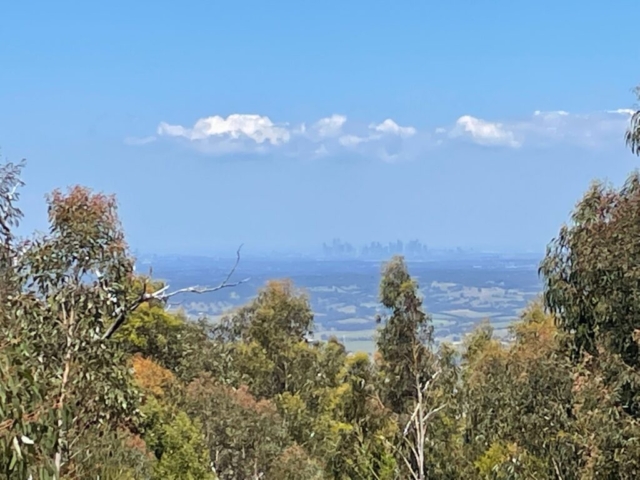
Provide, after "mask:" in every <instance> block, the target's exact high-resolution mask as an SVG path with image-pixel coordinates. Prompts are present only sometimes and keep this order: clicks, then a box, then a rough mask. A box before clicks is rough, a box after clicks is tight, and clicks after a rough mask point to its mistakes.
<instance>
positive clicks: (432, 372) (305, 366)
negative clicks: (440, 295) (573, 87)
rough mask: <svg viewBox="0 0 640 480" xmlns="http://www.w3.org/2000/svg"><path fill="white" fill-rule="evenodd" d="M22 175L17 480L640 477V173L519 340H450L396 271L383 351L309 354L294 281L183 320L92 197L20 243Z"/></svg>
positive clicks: (8, 215) (7, 319) (6, 438)
mask: <svg viewBox="0 0 640 480" xmlns="http://www.w3.org/2000/svg"><path fill="white" fill-rule="evenodd" d="M639 121H640V117H638V114H636V115H634V116H633V117H632V121H631V125H630V128H629V132H628V134H627V137H626V140H627V143H628V145H629V147H630V148H631V150H632V152H633V153H639V152H640V150H639V145H640V128H639ZM23 167H24V165H23V164H12V163H5V164H4V166H2V167H0V299H1V300H2V301H1V302H0V329H1V331H0V472H1V473H0V475H2V476H3V477H4V478H7V479H27V478H33V479H169V480H170V479H185V480H191V479H192V480H196V479H202V480H206V479H211V480H213V479H221V480H245V479H247V480H254V479H276V480H280V479H282V480H294V479H300V480H313V479H318V480H319V479H339V480H346V479H363V480H364V479H367V480H369V479H371V480H391V479H416V480H418V479H420V480H421V479H427V478H428V479H557V480H569V479H635V478H640V424H639V421H640V356H639V349H640V175H638V174H637V173H633V174H631V175H630V176H629V178H628V180H627V182H626V183H625V185H624V186H622V187H621V188H614V187H611V186H608V185H604V184H601V183H594V184H593V185H592V186H591V187H590V188H589V189H588V190H587V192H586V193H585V195H584V197H583V198H582V199H581V200H580V202H579V203H578V204H577V205H576V207H575V209H574V212H573V215H572V219H571V222H570V223H569V224H568V225H565V226H562V227H561V229H560V231H559V233H558V235H557V237H556V238H555V239H553V240H552V241H551V243H550V244H549V247H548V249H547V253H546V256H545V258H544V259H543V261H542V263H541V266H540V275H541V277H542V279H543V281H544V292H543V295H542V296H541V298H540V299H539V300H538V301H536V302H534V303H532V304H531V305H530V306H529V307H528V308H527V309H526V310H525V311H524V313H523V314H522V315H521V317H520V318H519V319H517V321H515V322H514V324H513V327H512V331H511V333H512V337H511V341H510V342H509V343H506V344H505V343H503V342H501V341H499V340H498V339H496V338H494V337H493V335H492V329H491V326H490V324H489V323H488V322H485V323H482V324H480V325H479V326H478V327H477V328H476V329H475V331H473V332H472V333H470V334H469V335H468V336H467V337H466V339H465V341H464V345H463V348H462V349H455V348H453V347H452V346H450V345H447V344H441V345H436V344H435V342H434V339H433V336H432V335H433V328H432V324H431V320H430V317H429V315H428V313H427V312H426V309H425V307H424V306H423V304H422V300H421V297H420V295H419V292H418V285H417V284H416V282H415V281H414V280H413V279H412V278H411V275H410V272H409V271H408V269H407V265H406V264H405V262H404V260H403V259H402V258H400V257H396V258H393V259H391V260H390V261H389V262H388V263H387V264H386V265H385V266H384V268H383V271H382V274H381V281H380V293H379V301H380V303H381V306H382V307H383V308H384V311H385V312H386V314H385V315H384V316H383V317H382V318H380V319H379V331H378V335H377V338H376V342H377V351H376V353H375V354H374V355H373V357H370V356H368V355H366V354H364V353H348V352H346V350H345V348H344V346H343V345H342V344H341V343H340V342H339V341H338V340H337V339H331V340H329V341H326V342H321V341H310V340H308V339H309V334H310V333H311V332H312V331H313V326H314V324H313V320H314V318H313V312H312V311H311V308H310V305H309V301H308V299H307V297H306V295H305V293H304V292H302V291H300V290H299V289H297V288H296V287H295V285H293V284H292V283H291V282H289V281H287V280H274V281H271V282H269V283H268V284H266V285H265V286H264V287H263V288H262V290H261V291H260V292H259V294H258V295H257V297H256V298H255V299H254V300H252V301H251V302H250V303H249V304H247V305H245V306H243V307H242V308H240V309H237V310H236V311H233V312H230V313H229V314H228V315H227V316H226V317H224V318H223V320H222V321H220V322H218V323H215V324H212V323H209V322H207V320H206V319H202V320H200V321H197V322H193V321H190V320H188V319H187V318H185V317H184V316H183V315H181V314H180V313H175V312H173V311H169V310H168V309H167V301H168V300H169V299H170V298H172V296H173V295H175V294H176V293H178V292H175V291H171V290H170V289H169V288H168V287H167V286H165V285H162V284H161V283H159V282H157V281H155V280H154V279H153V278H150V277H148V276H145V275H143V274H140V273H139V272H136V271H135V269H134V258H133V257H132V256H131V254H130V252H129V250H128V247H127V244H126V241H125V235H124V232H123V230H122V227H121V225H120V223H119V220H118V216H117V205H116V200H115V199H114V198H113V197H110V196H107V195H103V194H101V193H95V192H92V191H91V190H89V189H87V188H84V187H73V188H70V189H69V190H67V191H64V192H63V191H55V192H53V193H52V194H51V195H50V196H49V197H48V198H47V203H48V215H49V230H48V232H47V233H45V234H39V235H34V236H32V237H30V238H28V239H22V238H19V237H18V236H17V234H16V233H15V232H16V228H17V226H18V222H19V220H20V219H21V217H22V213H21V212H20V210H19V193H20V188H21V187H22V182H21V180H20V177H21V171H22V169H23ZM238 259H239V261H241V259H240V257H238ZM232 274H233V270H232V271H231V272H230V276H229V277H228V278H227V279H226V280H224V281H223V283H221V284H219V285H217V286H212V287H203V288H204V289H205V290H207V291H212V290H218V289H227V288H233V286H234V285H235V283H234V282H235V280H234V278H233V275H232ZM199 291H201V290H200V287H197V288H196V287H194V288H193V289H191V293H192V294H194V295H196V294H197V293H198V292H199ZM188 293H189V292H187V294H188Z"/></svg>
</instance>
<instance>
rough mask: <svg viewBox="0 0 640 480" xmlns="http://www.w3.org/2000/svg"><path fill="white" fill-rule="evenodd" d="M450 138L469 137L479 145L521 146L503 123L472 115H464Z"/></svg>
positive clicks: (457, 122)
mask: <svg viewBox="0 0 640 480" xmlns="http://www.w3.org/2000/svg"><path fill="white" fill-rule="evenodd" d="M450 136H451V137H452V138H456V137H468V138H470V139H471V140H472V141H473V142H475V143H477V144H479V145H498V146H508V147H519V146H520V142H518V141H517V140H516V139H515V136H514V133H513V132H512V131H511V130H509V129H508V128H506V127H505V126H504V125H503V124H502V123H497V122H488V121H486V120H482V119H480V118H476V117H472V116H470V115H464V116H462V117H460V118H459V119H458V120H457V121H456V124H455V126H454V127H453V129H452V130H451V132H450Z"/></svg>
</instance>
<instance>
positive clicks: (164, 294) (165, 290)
mask: <svg viewBox="0 0 640 480" xmlns="http://www.w3.org/2000/svg"><path fill="white" fill-rule="evenodd" d="M241 250H242V245H240V247H238V251H237V252H236V262H235V263H234V265H233V268H232V269H231V270H230V271H229V273H228V274H227V276H226V278H225V279H224V280H223V281H222V282H221V283H220V284H218V285H216V286H213V287H199V286H192V287H186V288H180V289H178V290H174V291H169V285H166V286H164V287H162V288H160V289H159V290H156V291H155V292H151V293H149V292H147V284H146V283H145V284H144V285H143V290H142V294H140V296H139V297H138V298H137V299H136V300H135V301H133V302H132V303H131V304H130V305H129V306H128V307H126V308H123V309H122V310H120V311H119V312H118V315H117V317H116V319H115V320H114V322H113V323H112V324H111V326H110V327H109V328H108V329H107V331H106V332H105V333H104V335H102V337H101V339H102V340H107V339H109V338H111V337H112V336H113V334H114V333H115V332H116V330H118V328H120V326H121V325H122V324H123V323H124V321H125V320H126V318H127V315H129V314H130V313H132V312H134V311H135V310H136V309H137V308H138V307H139V306H140V305H142V304H143V303H146V302H150V301H152V300H156V301H160V302H164V303H166V302H167V300H169V299H170V298H171V297H175V296H176V295H180V294H182V293H195V294H203V293H211V292H217V291H218V290H222V289H224V288H232V287H237V286H238V285H241V284H243V283H246V282H248V281H249V278H245V279H244V280H240V281H238V282H233V283H230V282H229V280H230V279H231V277H232V276H233V274H234V273H235V271H236V268H237V267H238V264H239V263H240V251H241Z"/></svg>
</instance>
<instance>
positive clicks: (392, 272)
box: [377, 257, 433, 413]
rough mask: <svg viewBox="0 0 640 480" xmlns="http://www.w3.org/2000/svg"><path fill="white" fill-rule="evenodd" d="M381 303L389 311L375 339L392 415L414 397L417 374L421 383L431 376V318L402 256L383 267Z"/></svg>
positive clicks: (387, 400)
mask: <svg viewBox="0 0 640 480" xmlns="http://www.w3.org/2000/svg"><path fill="white" fill-rule="evenodd" d="M380 301H381V303H382V305H383V306H384V307H385V308H387V309H388V310H390V315H389V316H388V317H387V318H385V319H379V321H384V325H383V326H382V328H380V330H379V332H378V339H377V345H378V352H379V353H380V372H381V375H382V377H383V379H382V382H383V383H382V390H383V399H384V402H385V404H387V405H389V407H390V408H391V409H392V410H393V411H394V412H395V413H402V412H405V411H406V410H407V408H408V406H409V404H410V402H411V400H412V399H413V398H415V395H416V391H415V390H416V375H417V376H418V382H419V383H424V382H425V381H427V380H428V379H429V378H430V377H431V375H432V374H433V368H432V363H433V358H432V354H431V351H430V346H431V343H432V332H433V327H432V325H431V319H430V317H429V316H428V315H427V314H426V313H425V312H424V311H423V309H422V299H421V298H420V296H419V294H418V285H417V284H416V282H415V281H414V280H412V278H411V276H410V275H409V272H408V270H407V266H406V264H405V262H404V260H403V259H402V257H395V258H393V259H392V260H391V261H390V262H389V263H388V264H387V265H385V267H384V270H383V272H382V280H381V281H380Z"/></svg>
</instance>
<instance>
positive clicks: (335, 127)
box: [313, 114, 347, 137]
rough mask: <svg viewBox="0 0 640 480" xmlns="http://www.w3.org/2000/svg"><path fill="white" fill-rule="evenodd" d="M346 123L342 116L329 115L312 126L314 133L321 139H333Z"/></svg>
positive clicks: (345, 118)
mask: <svg viewBox="0 0 640 480" xmlns="http://www.w3.org/2000/svg"><path fill="white" fill-rule="evenodd" d="M346 122H347V117H345V116H344V115H337V114H334V115H331V116H330V117H326V118H321V119H320V120H318V121H317V122H316V123H315V125H314V126H313V127H314V129H315V131H316V132H317V133H318V135H320V136H321V137H335V136H338V135H340V132H341V131H342V126H343V125H344V124H345V123H346Z"/></svg>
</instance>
